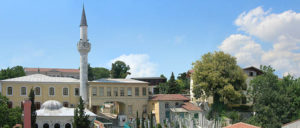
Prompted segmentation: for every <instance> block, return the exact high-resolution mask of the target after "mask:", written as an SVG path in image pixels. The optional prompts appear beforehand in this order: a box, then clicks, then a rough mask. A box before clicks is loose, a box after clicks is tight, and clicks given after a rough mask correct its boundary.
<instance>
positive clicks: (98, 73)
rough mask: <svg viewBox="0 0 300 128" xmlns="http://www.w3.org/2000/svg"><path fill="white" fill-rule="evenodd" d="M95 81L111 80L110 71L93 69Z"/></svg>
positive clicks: (101, 68) (100, 68)
mask: <svg viewBox="0 0 300 128" xmlns="http://www.w3.org/2000/svg"><path fill="white" fill-rule="evenodd" d="M93 75H94V80H98V79H101V78H109V76H110V71H109V70H108V69H106V68H103V67H95V68H93Z"/></svg>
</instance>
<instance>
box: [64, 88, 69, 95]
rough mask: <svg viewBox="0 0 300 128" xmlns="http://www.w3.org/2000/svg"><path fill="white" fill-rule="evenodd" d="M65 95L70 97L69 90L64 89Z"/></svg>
mask: <svg viewBox="0 0 300 128" xmlns="http://www.w3.org/2000/svg"><path fill="white" fill-rule="evenodd" d="M63 95H64V96H68V95H69V88H63Z"/></svg>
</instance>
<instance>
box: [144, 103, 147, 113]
mask: <svg viewBox="0 0 300 128" xmlns="http://www.w3.org/2000/svg"><path fill="white" fill-rule="evenodd" d="M143 113H147V105H143Z"/></svg>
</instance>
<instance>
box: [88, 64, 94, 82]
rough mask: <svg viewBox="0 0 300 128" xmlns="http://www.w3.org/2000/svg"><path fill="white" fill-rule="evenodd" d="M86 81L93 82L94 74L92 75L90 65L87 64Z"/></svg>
mask: <svg viewBox="0 0 300 128" xmlns="http://www.w3.org/2000/svg"><path fill="white" fill-rule="evenodd" d="M88 80H89V81H92V80H94V74H93V68H92V67H91V65H90V64H88Z"/></svg>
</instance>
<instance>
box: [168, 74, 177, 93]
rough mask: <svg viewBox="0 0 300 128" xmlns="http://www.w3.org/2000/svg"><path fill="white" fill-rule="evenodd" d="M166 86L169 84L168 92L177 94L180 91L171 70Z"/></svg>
mask: <svg viewBox="0 0 300 128" xmlns="http://www.w3.org/2000/svg"><path fill="white" fill-rule="evenodd" d="M168 86H169V89H168V94H177V93H178V92H179V91H180V89H179V86H178V84H177V82H176V80H175V77H174V73H173V72H172V74H171V77H170V79H169V81H168Z"/></svg>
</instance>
